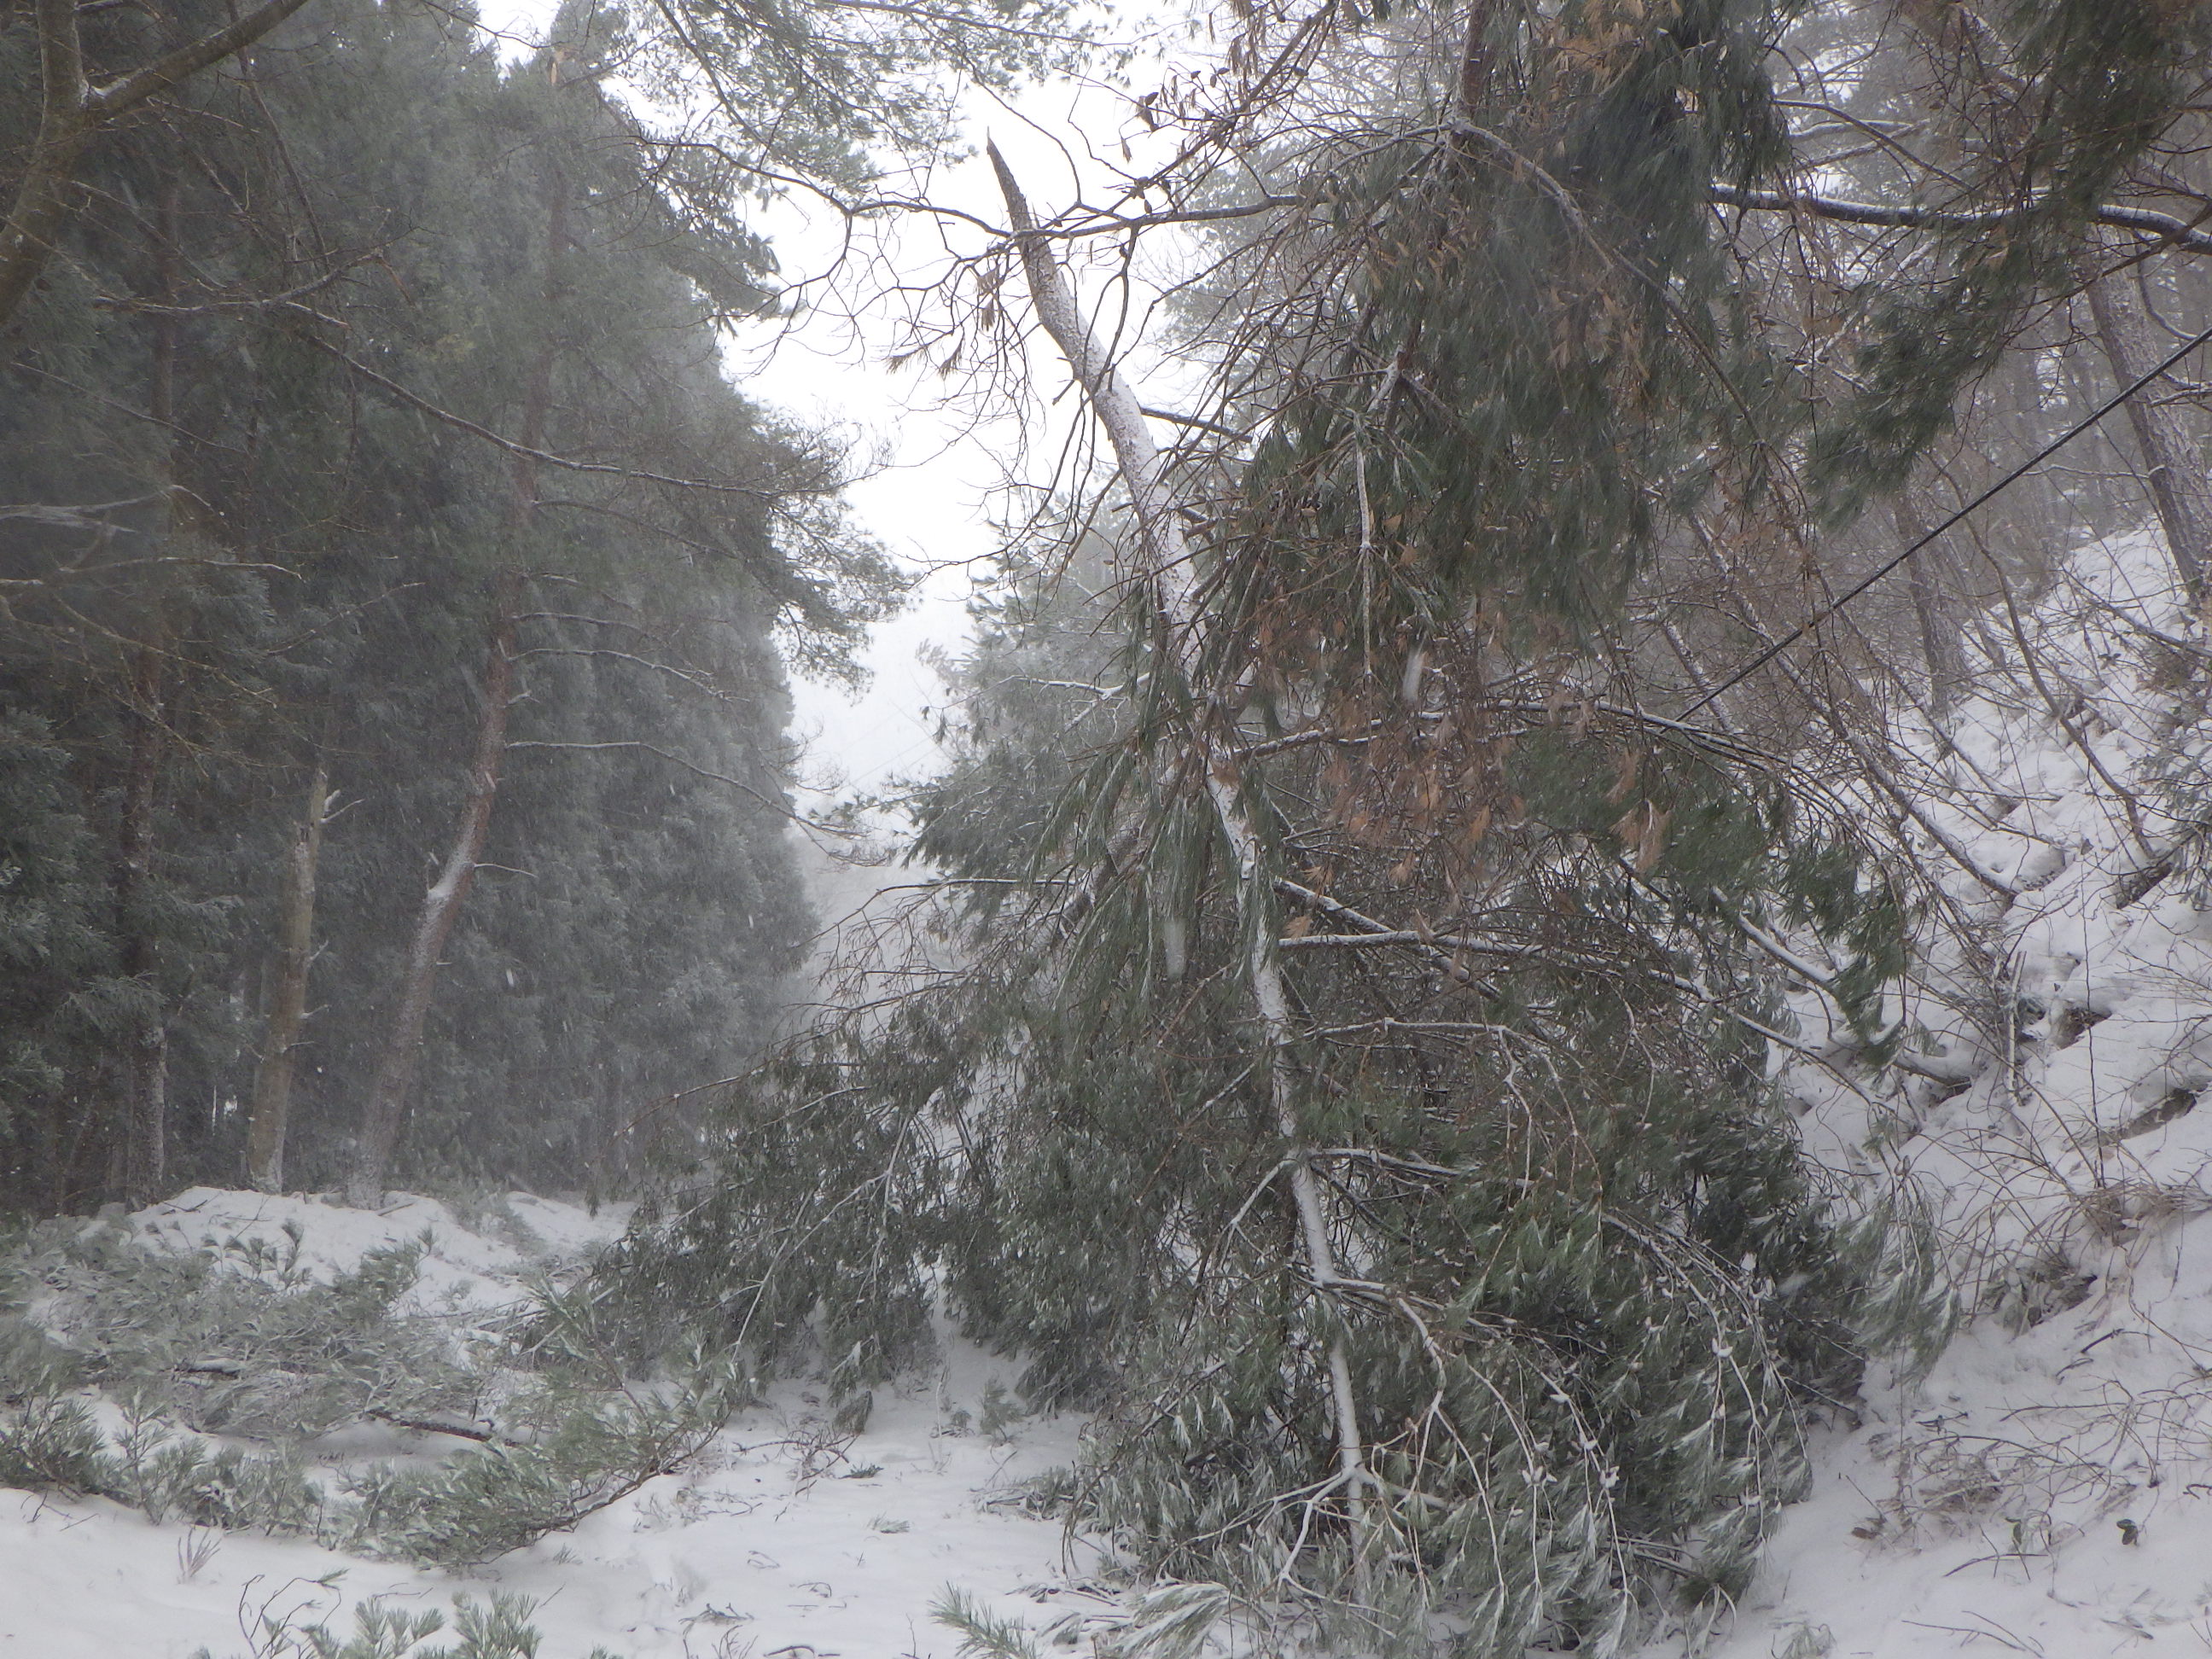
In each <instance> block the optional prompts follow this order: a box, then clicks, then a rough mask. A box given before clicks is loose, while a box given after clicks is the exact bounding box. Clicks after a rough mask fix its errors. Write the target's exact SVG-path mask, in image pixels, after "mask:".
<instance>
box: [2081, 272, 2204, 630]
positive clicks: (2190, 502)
mask: <svg viewBox="0 0 2212 1659" xmlns="http://www.w3.org/2000/svg"><path fill="white" fill-rule="evenodd" d="M2085 292H2086V294H2087V298H2088V301H2089V316H2090V319H2091V320H2092V321H2093V322H2094V323H2095V324H2096V327H2097V343H2098V344H2099V345H2100V347H2102V348H2103V349H2104V354H2105V358H2106V362H2108V363H2109V364H2110V365H2111V366H2112V378H2113V379H2114V380H2116V381H2118V383H2119V384H2120V385H2121V386H2127V385H2129V384H2130V383H2131V382H2133V380H2135V378H2136V376H2137V375H2138V374H2142V372H2143V371H2144V370H2145V369H2147V368H2149V367H2150V365H2151V362H2152V356H2151V353H2150V351H2149V349H2148V348H2147V347H2146V346H2145V345H2144V343H2143V342H2142V339H2141V338H2140V337H2139V331H2138V330H2137V328H2136V321H2135V318H2134V315H2133V314H2132V313H2131V312H2130V308H2129V306H2128V301H2127V298H2126V296H2125V295H2124V294H2123V293H2122V292H2121V291H2120V289H2119V285H2118V283H2116V282H2115V281H2114V280H2113V279H2112V278H2111V277H2109V276H2099V277H2096V278H2094V279H2093V281H2091V282H2090V283H2089V284H2088V286H2087V289H2085ZM2124 408H2125V409H2126V410H2127V416H2128V426H2129V428H2130V430H2132V431H2133V432H2134V434H2135V440H2136V449H2137V450H2138V451H2139V452H2141V453H2142V465H2143V467H2144V471H2145V477H2144V482H2145V483H2148V485H2149V486H2150V498H2151V502H2152V504H2153V506H2154V507H2156V508H2157V510H2158V521H2159V525H2160V528H2161V529H2163V530H2164V531H2165V532H2166V546H2167V547H2168V548H2169V549H2170V550H2172V554H2173V564H2174V568H2175V569H2176V570H2177V571H2179V573H2180V575H2181V583H2182V586H2183V587H2184V588H2185V589H2186V590H2187V591H2188V594H2189V603H2190V605H2191V607H2192V608H2194V607H2197V606H2198V605H2203V602H2204V567H2205V563H2206V561H2207V560H2208V559H2212V504H2208V502H2207V501H2206V500H2205V491H2204V486H2203V481H2202V480H2201V479H2200V478H2199V477H2197V471H2196V469H2195V468H2193V467H2192V466H2191V464H2190V449H2191V445H2190V442H2189V439H2188V435H2187V434H2186V433H2185V432H2184V431H2183V430H2182V429H2181V425H2180V422H2178V421H2177V420H2175V419H2174V417H2173V413H2172V410H2167V409H2162V408H2160V406H2159V404H2158V403H2157V401H2156V399H2155V398H2154V396H2153V395H2152V388H2151V387H2149V386H2145V387H2144V388H2143V389H2142V391H2140V392H2136V394H2135V396H2133V397H2132V398H2128V399H2127V400H2126V402H2125V404H2124Z"/></svg>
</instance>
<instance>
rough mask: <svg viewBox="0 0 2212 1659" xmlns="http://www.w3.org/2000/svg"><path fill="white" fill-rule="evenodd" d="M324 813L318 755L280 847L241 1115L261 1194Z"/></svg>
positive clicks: (285, 1109) (311, 933)
mask: <svg viewBox="0 0 2212 1659" xmlns="http://www.w3.org/2000/svg"><path fill="white" fill-rule="evenodd" d="M329 815H330V779H329V775H328V773H327V772H326V771H325V769H324V767H323V765H322V763H320V762H317V763H316V765H315V773H314V776H313V778H312V779H310V780H309V781H308V784H307V811H305V813H304V814H303V815H302V816H301V819H300V822H299V823H298V825H297V826H296V827H295V829H294V830H293V832H292V845H291V847H290V848H289V849H288V851H287V853H286V854H285V859H284V896H283V902H282V908H281V909H280V910H279V912H278V915H277V921H276V987H275V989H274V991H273V992H272V993H271V994H270V999H269V1024H268V1029H267V1030H266V1031H265V1032H264V1034H263V1037H262V1042H261V1066H260V1069H259V1070H258V1072H256V1073H255V1074H254V1079H253V1104H252V1109H251V1110H250V1112H249V1114H248V1115H247V1118H246V1178H247V1179H248V1180H249V1181H251V1182H252V1183H253V1185H254V1187H255V1188H258V1190H260V1191H262V1192H264V1193H274V1192H281V1191H283V1187H284V1131H285V1127H286V1125H287V1123H288V1122H289V1120H290V1118H291V1115H292V1078H293V1074H294V1070H295V1057H296V1054H297V1051H298V1049H299V1047H300V1033H301V1029H302V1028H303V1027H304V1026H305V1025H306V1024H307V970H308V968H309V965H310V964H311V963H312V962H313V957H314V949H315V875H316V871H317V868H318V866H319V865H320V864H321V862H322V856H323V826H324V825H325V823H328V822H329Z"/></svg>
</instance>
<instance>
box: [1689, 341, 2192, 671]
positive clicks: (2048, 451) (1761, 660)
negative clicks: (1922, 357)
mask: <svg viewBox="0 0 2212 1659" xmlns="http://www.w3.org/2000/svg"><path fill="white" fill-rule="evenodd" d="M2207 341H2212V328H2208V329H2206V330H2205V331H2203V333H2202V334H2199V335H2197V337H2195V338H2193V339H2191V340H2190V341H2189V342H2188V343H2185V344H2184V345H2182V346H2180V347H2179V348H2178V349H2175V350H2174V351H2173V352H2172V354H2170V355H2169V356H2167V357H2166V361H2165V362H2162V363H2160V364H2159V365H2158V367H2157V368H2153V369H2150V370H2148V372H2146V373H2144V374H2138V375H2137V376H2136V378H2135V379H2134V380H2132V381H2130V383H2129V384H2128V385H2126V386H2122V387H2121V388H2120V389H2119V391H2118V392H2115V393H2113V394H2112V397H2111V398H2109V399H2107V400H2106V402H2105V403H2104V404H2101V405H2100V406H2099V407H2098V408H2097V409H2096V410H2094V411H2093V413H2091V414H2089V415H2087V416H2083V417H2082V419H2081V420H2080V421H2079V422H2076V423H2075V424H2074V425H2073V426H2070V427H2069V428H2067V429H2066V430H2065V431H2063V432H2062V433H2060V434H2059V435H2057V437H2056V438H2053V439H2052V440H2051V441H2050V442H2049V443H2047V444H2045V445H2044V447H2042V448H2040V449H2039V450H2037V451H2036V452H2035V453H2034V454H2033V455H2031V456H2029V457H2028V458H2027V459H2026V460H2024V461H2022V462H2021V464H2020V465H2018V466H2016V467H2015V468H2013V470H2012V471H2009V472H2008V473H2006V474H2005V475H2004V477H2002V478H1999V479H1998V480H1997V481H1996V483H1993V484H1991V485H1990V487H1989V488H1988V489H1984V491H1982V493H1981V494H1980V495H1977V496H1975V497H1974V499H1973V500H1972V501H1968V502H1967V503H1966V505H1965V506H1964V507H1960V509H1959V510H1958V511H1957V512H1956V513H1953V514H1952V515H1951V516H1950V517H1949V518H1948V519H1946V520H1943V522H1942V523H1941V524H1939V525H1937V526H1936V527H1935V528H1934V529H1933V530H1931V531H1929V532H1928V533H1927V534H1926V535H1924V536H1923V537H1921V538H1920V539H1919V540H1918V541H1917V542H1915V543H1913V544H1912V545H1911V546H1910V547H1908V548H1906V549H1905V551H1904V552H1902V553H1900V554H1899V555H1898V556H1896V557H1895V558H1893V559H1892V560H1891V561H1890V562H1888V563H1887V564H1886V565H1884V566H1882V567H1881V568H1880V569H1879V570H1877V571H1875V573H1874V574H1872V575H1870V576H1868V577H1866V578H1864V579H1863V580H1861V581H1860V582H1859V583H1858V584H1857V586H1853V587H1852V588H1850V590H1849V591H1848V592H1845V593H1844V595H1843V597H1842V598H1840V599H1837V600H1836V601H1835V602H1834V603H1833V604H1832V605H1829V606H1828V608H1827V609H1826V610H1825V611H1821V612H1820V614H1819V615H1818V616H1816V617H1808V618H1806V620H1805V621H1803V622H1802V623H1798V624H1797V626H1796V627H1795V628H1793V629H1790V631H1789V632H1788V633H1787V634H1784V635H1783V636H1782V637H1781V638H1780V639H1778V640H1777V641H1774V643H1773V644H1771V645H1770V646H1768V647H1766V649H1765V650H1764V651H1762V652H1760V653H1759V654H1758V655H1757V656H1755V657H1753V659H1751V660H1750V661H1749V662H1747V663H1746V664H1744V665H1743V666H1742V667H1741V668H1739V669H1737V670H1736V671H1735V673H1733V674H1731V675H1729V677H1728V678H1726V679H1724V680H1723V681H1722V682H1721V683H1720V684H1718V685H1717V686H1715V687H1714V688H1713V689H1712V690H1710V691H1708V692H1706V693H1705V696H1702V697H1699V699H1698V700H1697V702H1693V703H1692V704H1691V705H1690V706H1689V707H1688V708H1685V709H1684V710H1683V711H1682V714H1683V715H1689V714H1696V713H1697V712H1698V711H1699V709H1701V708H1705V707H1706V706H1707V705H1708V704H1710V703H1711V702H1712V701H1713V699H1714V698H1716V697H1717V696H1720V695H1721V693H1722V692H1723V691H1726V690H1729V687H1731V686H1734V685H1738V684H1741V683H1742V682H1743V681H1744V680H1745V679H1747V678H1749V677H1750V676H1752V675H1753V674H1755V673H1757V672H1758V671H1759V670H1760V669H1762V668H1764V667H1765V666H1766V665H1767V664H1769V663H1771V662H1772V661H1773V660H1774V659H1776V658H1777V657H1778V656H1780V655H1781V654H1782V653H1784V651H1786V650H1788V649H1789V648H1790V647H1791V646H1793V645H1795V644H1796V643H1797V641H1800V640H1802V639H1803V638H1804V637H1805V636H1806V635H1808V634H1809V633H1811V632H1812V631H1813V630H1814V629H1816V628H1818V627H1819V626H1820V624H1821V623H1824V622H1826V621H1827V620H1828V619H1829V618H1830V617H1833V616H1834V615H1836V614H1837V612H1838V611H1841V610H1842V609H1843V608H1844V606H1845V605H1849V604H1850V602H1851V601H1852V600H1853V599H1857V598H1858V597H1859V595H1860V594H1862V593H1863V592H1866V591H1867V589H1869V587H1872V586H1874V585H1875V583H1876V582H1878V581H1880V580H1881V579H1882V578H1883V577H1884V576H1887V574H1889V573H1890V572H1891V571H1893V570H1894V569H1896V568H1898V566H1899V565H1901V564H1903V563H1904V562H1905V561H1906V560H1907V559H1909V558H1911V556H1913V555H1914V554H1915V553H1917V552H1918V551H1919V550H1921V549H1922V548H1923V547H1925V546H1927V545H1928V544H1929V543H1930V542H1932V541H1934V540H1935V539H1936V538H1937V537H1938V536H1941V535H1942V533H1943V532H1945V531H1947V530H1948V529H1950V527H1951V526H1953V525H1954V524H1956V523H1958V522H1959V520H1961V519H1963V518H1965V517H1966V515H1967V514H1968V513H1972V511H1973V510H1974V509H1975V508H1976V507H1979V506H1981V505H1982V503H1983V502H1984V501H1988V500H1990V498H1991V497H1992V496H1995V495H1998V494H1999V493H2000V492H2002V491H2003V490H2006V489H2010V488H2011V487H2012V486H2013V485H2014V484H2015V483H2019V482H2020V480H2021V478H2022V477H2024V476H2026V475H2027V472H2028V471H2030V470H2031V469H2033V468H2035V467H2038V466H2040V465H2043V463H2044V462H2045V461H2047V460H2049V459H2051V457H2052V456H2053V455H2056V454H2057V453H2058V452H2059V451H2060V450H2062V449H2063V448H2065V447H2066V446H2067V445H2068V444H2070V443H2072V442H2073V441H2074V440H2075V439H2076V438H2078V437H2080V436H2081V435H2082V434H2083V433H2085V432H2087V430H2088V429H2089V428H2091V427H2093V426H2094V425H2096V424H2097V422H2100V421H2101V420H2103V419H2104V418H2105V416H2107V415H2109V414H2111V413H2112V411H2113V410H2116V409H2118V407H2119V406H2120V405H2121V404H2124V403H2125V402H2127V400H2128V399H2129V398H2132V397H2134V396H2135V395H2136V392H2140V391H2142V389H2143V388H2144V387H2145V386H2148V385H2149V384H2150V383H2151V382H2152V381H2153V380H2157V379H2158V378H2159V376H2160V375H2161V374H2166V373H2167V372H2168V371H2170V370H2171V369H2172V368H2173V366H2174V365H2175V364H2177V363H2179V362H2180V361H2181V360H2182V359H2183V358H2184V357H2186V356H2188V355H2189V354H2190V353H2191V352H2192V351H2194V350H2196V349H2197V348H2198V347H2199V346H2201V345H2203V344H2204V343H2206V342H2207Z"/></svg>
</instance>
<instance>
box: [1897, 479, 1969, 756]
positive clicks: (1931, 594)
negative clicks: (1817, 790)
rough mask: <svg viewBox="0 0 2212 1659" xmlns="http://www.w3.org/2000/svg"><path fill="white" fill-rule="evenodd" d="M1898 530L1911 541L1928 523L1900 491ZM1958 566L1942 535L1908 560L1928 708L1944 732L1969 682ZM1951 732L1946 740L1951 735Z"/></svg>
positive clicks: (1909, 589) (1908, 585) (1908, 584)
mask: <svg viewBox="0 0 2212 1659" xmlns="http://www.w3.org/2000/svg"><path fill="white" fill-rule="evenodd" d="M1893 517H1894V520H1895V523H1896V525H1897V533H1898V537H1899V539H1900V540H1902V541H1903V542H1904V543H1905V545H1906V546H1908V547H1910V546H1911V545H1912V544H1913V543H1915V542H1917V541H1918V540H1919V539H1920V538H1921V536H1922V535H1923V533H1925V532H1926V530H1927V526H1925V525H1924V524H1923V523H1922V522H1921V520H1920V514H1919V513H1918V511H1917V509H1916V508H1915V507H1914V506H1913V503H1912V499H1911V496H1910V495H1908V494H1907V493H1906V492H1905V491H1903V490H1899V492H1898V495H1897V497H1896V500H1895V501H1894V502H1893ZM1955 576H1956V572H1955V570H1954V568H1953V566H1952V563H1951V559H1950V556H1949V555H1948V553H1947V552H1945V551H1944V550H1943V547H1942V543H1941V542H1940V541H1939V542H1938V543H1936V545H1934V546H1932V547H1923V548H1922V549H1921V550H1919V551H1918V552H1917V553H1915V554H1913V555H1912V556H1911V557H1910V558H1908V559H1906V560H1905V592H1906V593H1907V595H1908V596H1909V597H1910V598H1911V600H1912V619H1913V622H1914V623H1915V624H1916V625H1917V628H1918V629H1919V633H1920V654H1921V658H1922V660H1923V662H1924V663H1925V664H1926V665H1927V669H1928V714H1929V718H1930V719H1931V720H1934V721H1935V723H1936V731H1937V732H1938V733H1939V734H1942V733H1946V732H1948V729H1949V726H1950V723H1951V714H1952V711H1953V710H1954V708H1957V707H1958V702H1959V696H1960V692H1961V691H1962V690H1964V689H1965V687H1966V640H1965V638H1964V636H1963V635H1961V634H1960V631H1959V630H1960V622H1959V616H1958V611H1957V607H1956V606H1955V605H1954V603H1953V598H1954V596H1953V594H1952V592H1951V588H1952V586H1953V585H1954V580H1955ZM1946 741H1948V738H1946Z"/></svg>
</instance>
